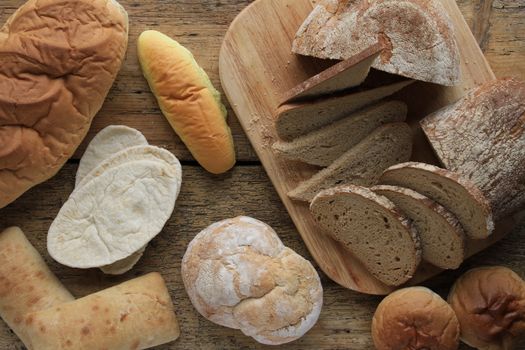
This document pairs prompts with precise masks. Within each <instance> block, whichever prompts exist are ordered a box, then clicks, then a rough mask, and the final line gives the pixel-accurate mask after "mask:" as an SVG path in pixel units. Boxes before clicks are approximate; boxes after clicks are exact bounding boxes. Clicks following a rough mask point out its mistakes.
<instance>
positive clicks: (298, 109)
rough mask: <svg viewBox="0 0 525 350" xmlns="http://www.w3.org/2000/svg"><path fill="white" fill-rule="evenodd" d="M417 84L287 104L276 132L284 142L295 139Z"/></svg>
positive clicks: (277, 118)
mask: <svg viewBox="0 0 525 350" xmlns="http://www.w3.org/2000/svg"><path fill="white" fill-rule="evenodd" d="M413 82H414V81H413V80H403V81H400V82H396V83H392V84H388V85H384V86H380V87H373V88H370V89H365V90H358V91H355V90H354V91H350V92H348V93H344V94H339V95H335V96H330V97H325V98H319V99H316V100H313V101H305V102H296V103H288V104H284V105H282V106H280V107H279V108H278V109H277V111H276V112H275V117H274V118H275V129H276V131H277V134H278V135H279V137H280V138H281V139H283V140H291V139H293V138H295V137H298V136H300V135H304V134H307V133H309V132H311V131H313V130H316V129H319V128H321V127H323V126H325V125H328V124H330V123H333V122H335V121H336V120H339V119H342V118H344V117H346V116H348V115H349V114H350V113H352V112H355V111H357V110H359V109H361V108H363V107H365V106H367V105H370V104H372V103H374V102H377V101H379V100H382V99H383V98H385V97H387V96H390V95H392V94H394V93H396V92H397V91H399V90H401V89H402V88H404V87H405V86H407V85H409V84H411V83H413Z"/></svg>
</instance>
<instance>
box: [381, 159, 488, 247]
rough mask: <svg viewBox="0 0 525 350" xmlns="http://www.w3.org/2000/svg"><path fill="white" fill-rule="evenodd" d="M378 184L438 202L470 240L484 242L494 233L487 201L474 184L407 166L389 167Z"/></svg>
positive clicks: (457, 176) (445, 172)
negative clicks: (408, 189)
mask: <svg viewBox="0 0 525 350" xmlns="http://www.w3.org/2000/svg"><path fill="white" fill-rule="evenodd" d="M379 181H380V183H382V184H387V185H395V186H401V187H406V188H410V189H412V190H415V191H417V192H419V193H421V194H424V195H425V196H427V197H429V198H430V199H432V200H434V201H436V202H438V203H439V204H441V205H442V206H443V207H445V208H446V209H448V210H449V211H450V212H452V213H453V214H454V215H455V216H456V217H457V218H458V220H459V222H460V223H461V226H462V227H463V229H464V230H465V234H466V235H467V236H468V237H470V238H472V239H483V238H487V237H488V236H489V235H490V234H491V233H492V231H493V230H494V221H493V219H492V210H491V208H490V204H489V203H488V201H487V199H486V198H485V196H484V195H483V193H481V191H480V190H479V188H477V187H476V185H475V184H474V183H472V182H471V181H469V180H467V179H465V178H463V177H462V176H461V175H460V174H458V173H455V172H452V171H449V170H446V169H441V168H438V167H436V166H434V165H430V164H424V163H417V162H408V163H402V164H397V165H393V166H391V167H390V168H388V169H387V170H385V172H384V173H383V175H382V176H381V178H380V180H379Z"/></svg>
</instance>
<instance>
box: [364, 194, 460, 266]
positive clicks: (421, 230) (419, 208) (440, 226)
mask: <svg viewBox="0 0 525 350" xmlns="http://www.w3.org/2000/svg"><path fill="white" fill-rule="evenodd" d="M372 190H373V191H374V192H376V193H378V194H380V195H383V196H385V197H387V198H388V199H390V200H391V201H392V202H393V203H394V204H395V205H396V206H397V207H398V208H399V209H400V210H401V211H403V213H405V215H406V216H407V217H408V218H409V219H410V220H412V221H413V223H414V226H415V227H416V229H417V232H418V234H419V238H420V240H421V249H422V257H423V260H426V261H428V262H429V263H431V264H433V265H435V266H438V267H440V268H442V269H456V268H458V267H459V265H460V264H461V263H462V262H463V260H464V259H465V233H464V231H463V228H462V227H461V224H460V223H459V221H458V219H457V218H456V217H455V216H454V214H452V213H451V212H449V211H448V210H447V209H445V208H444V207H443V206H441V205H439V204H438V203H436V202H435V201H433V200H432V199H430V198H428V197H426V196H424V195H422V194H421V193H419V192H416V191H414V190H411V189H409V188H404V187H399V186H389V185H378V186H374V187H372Z"/></svg>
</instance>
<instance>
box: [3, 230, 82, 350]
mask: <svg viewBox="0 0 525 350" xmlns="http://www.w3.org/2000/svg"><path fill="white" fill-rule="evenodd" d="M72 300H74V298H73V296H72V295H71V294H70V293H69V291H68V290H67V289H66V288H65V287H64V286H63V285H62V284H61V283H60V281H59V280H58V279H57V278H56V277H55V275H53V273H52V272H51V271H50V270H49V268H48V267H47V265H46V263H45V262H44V260H43V259H42V257H41V256H40V254H38V252H37V251H36V250H35V248H33V246H32V245H31V243H29V241H28V240H27V238H26V237H25V235H24V233H23V232H22V230H20V229H19V228H18V227H11V228H8V229H6V230H5V231H3V232H2V233H0V316H1V317H2V319H3V320H4V321H5V322H6V323H7V325H8V326H9V327H10V328H11V329H12V330H13V331H14V332H15V333H16V335H18V337H19V338H20V339H21V340H22V341H23V342H24V343H26V342H27V340H28V338H27V337H26V336H25V335H24V332H23V331H24V329H25V326H24V323H23V322H22V321H23V316H24V315H25V314H27V313H29V312H34V311H39V310H45V309H48V308H50V307H53V306H56V305H59V304H62V303H65V302H68V301H72Z"/></svg>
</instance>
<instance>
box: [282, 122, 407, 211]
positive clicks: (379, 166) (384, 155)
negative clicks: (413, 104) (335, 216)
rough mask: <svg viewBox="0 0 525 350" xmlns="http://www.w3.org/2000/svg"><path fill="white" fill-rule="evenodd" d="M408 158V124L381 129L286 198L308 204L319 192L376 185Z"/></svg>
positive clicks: (396, 124)
mask: <svg viewBox="0 0 525 350" xmlns="http://www.w3.org/2000/svg"><path fill="white" fill-rule="evenodd" d="M411 154H412V131H411V129H410V127H409V126H408V124H406V123H391V124H386V125H383V126H381V127H379V128H377V129H376V130H375V131H374V132H372V133H371V134H370V135H369V136H367V137H366V138H365V139H364V140H363V141H361V142H360V143H359V144H357V145H356V146H355V147H353V148H351V149H350V150H349V151H347V152H346V153H344V154H343V155H342V156H341V157H339V158H338V159H337V160H336V161H335V162H333V163H332V164H331V165H330V166H329V167H327V168H326V169H323V170H321V171H319V172H318V173H317V174H315V175H314V176H313V177H311V178H310V179H308V180H306V181H304V182H302V183H301V184H299V186H297V188H295V189H294V190H293V191H291V192H289V193H288V196H289V197H290V198H292V199H294V200H299V201H311V200H312V199H313V198H314V197H315V195H316V194H317V193H318V192H320V191H321V190H324V189H327V188H330V187H334V186H337V185H345V184H354V185H360V186H372V185H375V184H376V183H377V180H378V179H379V177H380V176H381V174H382V172H383V170H385V169H386V168H388V167H389V166H391V165H393V164H397V163H401V162H406V161H407V160H408V159H410V155H411Z"/></svg>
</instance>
